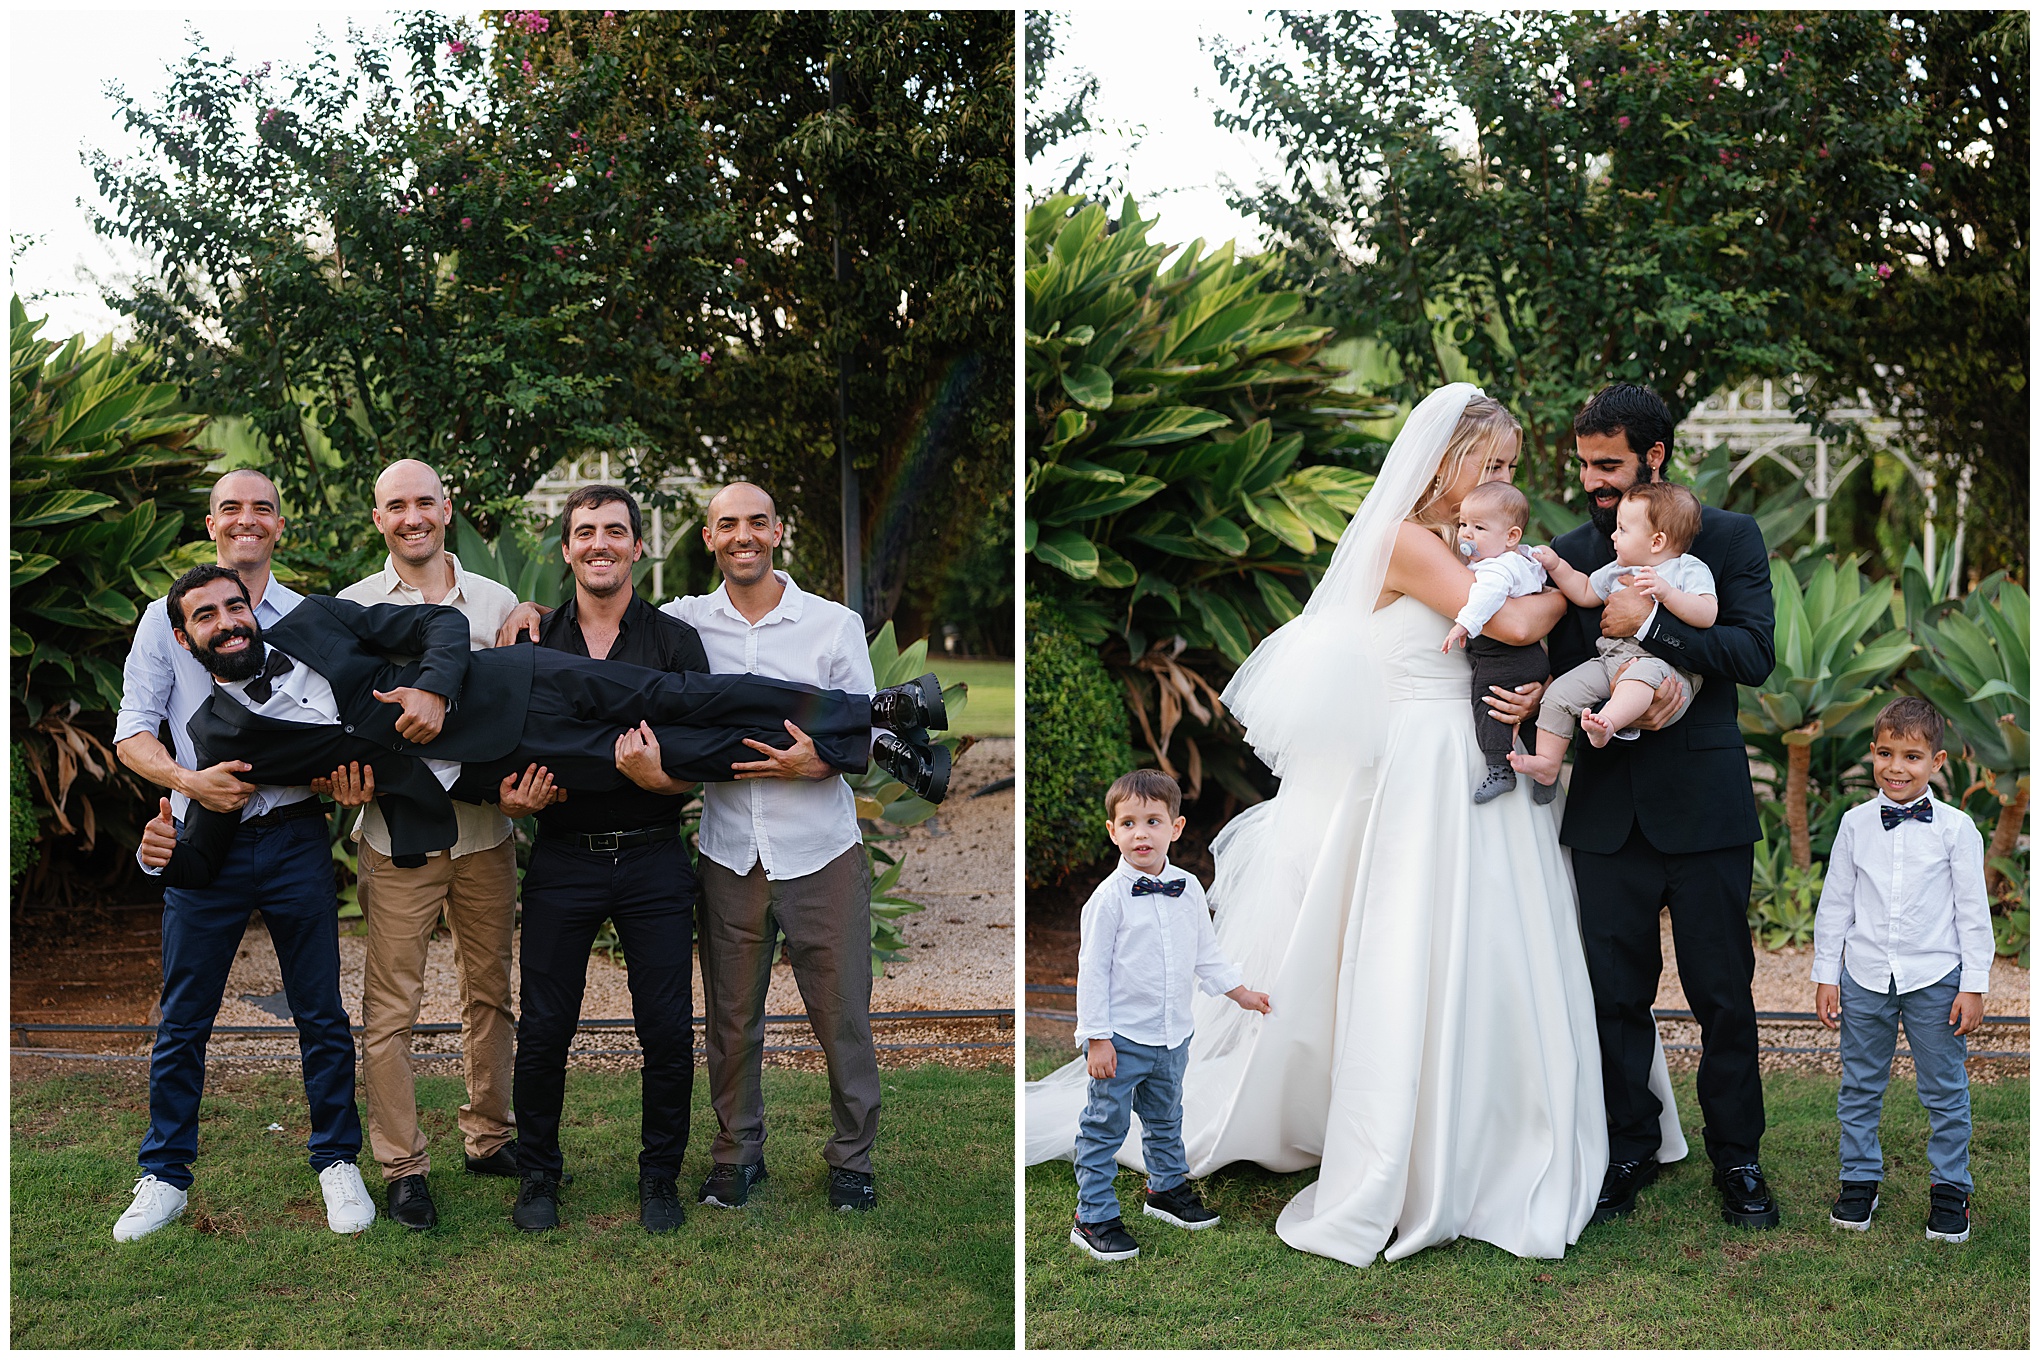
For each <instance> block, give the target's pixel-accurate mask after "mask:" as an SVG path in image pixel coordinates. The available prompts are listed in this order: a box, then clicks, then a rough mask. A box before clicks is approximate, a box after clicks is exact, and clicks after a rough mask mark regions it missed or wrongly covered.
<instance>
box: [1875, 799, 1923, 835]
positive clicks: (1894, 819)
mask: <svg viewBox="0 0 2040 1360" xmlns="http://www.w3.org/2000/svg"><path fill="white" fill-rule="evenodd" d="M1877 815H1878V816H1879V817H1882V818H1883V819H1884V829H1885V830H1886V831H1889V830H1891V829H1892V828H1893V827H1895V826H1897V825H1898V824H1899V823H1900V822H1904V821H1914V822H1931V821H1933V820H1934V800H1933V799H1932V798H1922V799H1920V801H1919V802H1917V803H1914V804H1913V805H1912V806H1911V807H1893V806H1892V805H1891V804H1889V803H1886V804H1884V805H1883V806H1882V807H1880V808H1878V809H1877Z"/></svg>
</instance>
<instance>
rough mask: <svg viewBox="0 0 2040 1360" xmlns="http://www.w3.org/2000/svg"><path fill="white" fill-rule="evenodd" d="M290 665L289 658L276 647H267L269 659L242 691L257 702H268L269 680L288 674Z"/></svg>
mask: <svg viewBox="0 0 2040 1360" xmlns="http://www.w3.org/2000/svg"><path fill="white" fill-rule="evenodd" d="M290 667H291V660H290V658H289V657H287V656H285V655H284V654H283V653H282V652H279V651H277V650H276V648H274V647H271V648H270V649H269V660H268V661H266V662H264V663H263V666H262V674H260V675H258V676H256V677H255V678H254V679H253V680H250V681H249V682H248V683H247V685H246V687H245V688H244V690H243V693H245V694H246V695H247V696H248V697H249V698H250V699H253V700H254V701H255V702H256V703H258V704H266V703H268V702H269V693H270V686H269V682H270V681H272V680H274V679H276V678H277V677H278V676H283V675H289V674H290Z"/></svg>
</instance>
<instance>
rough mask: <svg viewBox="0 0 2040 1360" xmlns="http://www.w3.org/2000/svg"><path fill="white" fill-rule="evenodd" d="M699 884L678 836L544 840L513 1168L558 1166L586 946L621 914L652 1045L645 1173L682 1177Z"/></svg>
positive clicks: (520, 1049) (526, 954)
mask: <svg viewBox="0 0 2040 1360" xmlns="http://www.w3.org/2000/svg"><path fill="white" fill-rule="evenodd" d="M698 893H699V883H698V880H697V879H696V878H695V876H694V867H693V865H692V864H690V863H689V862H688V859H687V849H686V843H685V842H684V841H682V840H680V839H678V838H676V839H673V840H669V841H656V842H654V843H653V844H651V845H645V846H638V847H634V848H632V849H629V850H615V851H599V852H598V851H589V850H579V849H571V848H568V847H566V846H564V845H562V844H561V843H559V842H558V841H551V840H546V839H543V838H541V839H540V840H539V842H538V844H537V846H535V847H534V848H533V850H532V852H531V867H530V869H529V870H527V871H526V872H525V875H524V942H523V947H522V950H521V952H520V956H519V976H520V980H521V983H522V988H523V999H522V1005H521V1010H520V1014H519V1015H518V1017H517V1063H516V1069H515V1075H514V1076H513V1078H512V1098H513V1100H514V1103H515V1107H516V1111H517V1169H518V1170H519V1171H521V1172H524V1173H525V1174H527V1175H528V1174H530V1173H531V1172H534V1171H542V1172H544V1173H546V1174H547V1175H549V1176H553V1177H558V1175H559V1174H560V1167H561V1164H562V1163H561V1157H560V1113H561V1110H562V1109H563V1107H564V1104H565V1099H566V1085H567V1046H568V1045H569V1044H570V1043H571V1042H572V1040H573V1037H574V1027H575V1026H576V1025H577V1024H579V1023H580V1020H581V997H582V994H583V992H584V991H585V990H586V988H587V982H588V951H589V949H590V948H592V947H593V946H594V943H595V935H596V932H597V931H599V930H600V929H601V927H602V922H603V919H604V918H607V919H609V920H612V921H614V922H616V934H617V937H618V939H619V940H620V941H621V942H622V945H623V956H624V968H625V972H626V974H627V975H628V978H629V981H630V1009H631V1016H632V1019H633V1020H634V1021H635V1022H636V1025H637V1035H638V1041H639V1042H640V1043H641V1044H643V1045H644V1050H645V1057H644V1073H643V1101H644V1122H643V1142H644V1149H643V1151H641V1152H640V1153H639V1154H638V1171H639V1173H640V1174H641V1175H659V1176H676V1177H677V1176H678V1175H679V1174H680V1159H681V1158H682V1157H683V1156H684V1155H685V1154H686V1152H687V1118H688V1109H689V1106H690V1104H691V1103H692V1101H693V1096H694V1027H693V1013H694V901H695V898H696V896H697V895H698Z"/></svg>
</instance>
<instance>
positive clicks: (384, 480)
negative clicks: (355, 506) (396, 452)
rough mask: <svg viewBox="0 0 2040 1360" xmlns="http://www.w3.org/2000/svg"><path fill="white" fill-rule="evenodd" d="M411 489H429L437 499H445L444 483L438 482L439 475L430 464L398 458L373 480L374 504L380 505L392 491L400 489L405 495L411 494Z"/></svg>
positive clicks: (412, 459) (414, 459)
mask: <svg viewBox="0 0 2040 1360" xmlns="http://www.w3.org/2000/svg"><path fill="white" fill-rule="evenodd" d="M413 487H419V488H425V489H429V491H430V493H431V494H432V495H433V496H435V497H437V498H438V499H440V500H442V501H443V500H445V499H446V483H444V482H442V481H440V480H439V473H438V472H436V471H435V470H434V469H433V467H432V464H430V463H424V462H420V461H419V460H418V459H416V458H399V459H398V460H397V461H396V462H394V463H391V464H390V465H389V466H388V467H386V468H384V469H383V470H382V474H381V475H380V476H378V477H377V478H376V479H375V503H376V504H377V505H381V504H382V503H383V501H384V500H386V499H388V497H389V495H390V494H391V492H392V490H393V489H401V490H402V492H403V493H404V494H406V495H410V494H413V493H412V491H411V488H413Z"/></svg>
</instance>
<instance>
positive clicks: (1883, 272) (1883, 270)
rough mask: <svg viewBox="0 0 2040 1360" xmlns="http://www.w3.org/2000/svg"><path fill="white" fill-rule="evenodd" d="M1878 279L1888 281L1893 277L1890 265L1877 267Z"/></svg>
mask: <svg viewBox="0 0 2040 1360" xmlns="http://www.w3.org/2000/svg"><path fill="white" fill-rule="evenodd" d="M1877 277H1878V278H1880V279H1888V278H1890V277H1891V266H1890V265H1888V264H1880V265H1878V266H1877Z"/></svg>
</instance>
